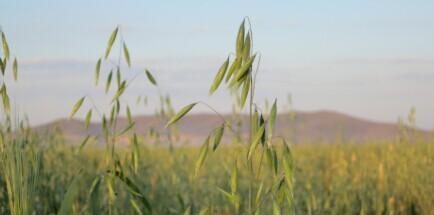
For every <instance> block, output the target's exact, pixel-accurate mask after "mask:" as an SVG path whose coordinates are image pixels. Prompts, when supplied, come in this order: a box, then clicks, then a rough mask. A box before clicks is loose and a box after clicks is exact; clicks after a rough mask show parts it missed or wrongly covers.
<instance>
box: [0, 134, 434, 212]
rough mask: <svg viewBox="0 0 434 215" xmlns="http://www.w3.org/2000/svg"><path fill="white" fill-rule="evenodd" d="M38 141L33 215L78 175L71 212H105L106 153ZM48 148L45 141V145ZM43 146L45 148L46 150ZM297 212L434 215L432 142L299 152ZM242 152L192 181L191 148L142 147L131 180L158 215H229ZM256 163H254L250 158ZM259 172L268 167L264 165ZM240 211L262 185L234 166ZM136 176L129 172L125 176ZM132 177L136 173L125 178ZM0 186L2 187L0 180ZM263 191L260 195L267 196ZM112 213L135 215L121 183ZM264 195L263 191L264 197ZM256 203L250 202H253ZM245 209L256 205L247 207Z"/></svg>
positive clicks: (126, 154)
mask: <svg viewBox="0 0 434 215" xmlns="http://www.w3.org/2000/svg"><path fill="white" fill-rule="evenodd" d="M51 139H52V141H53V142H45V141H41V142H38V143H35V145H34V147H35V148H38V149H37V151H40V152H41V153H42V159H41V161H42V167H41V170H40V176H39V178H38V180H37V183H38V186H37V189H36V194H35V195H34V197H35V199H34V201H35V204H34V205H35V207H36V208H35V212H36V214H55V213H56V212H57V210H58V209H59V207H60V204H61V202H62V200H63V198H64V195H65V192H66V191H67V188H68V186H69V185H70V184H71V183H72V181H73V179H74V177H76V176H77V175H78V173H79V172H80V170H82V172H83V173H82V175H80V178H79V186H78V187H77V189H78V190H77V191H76V192H78V194H77V196H76V197H75V198H74V201H73V202H74V203H73V207H72V208H73V209H72V210H73V213H74V214H86V213H87V212H88V210H89V209H90V208H91V207H98V208H100V212H101V213H107V212H108V211H107V208H108V207H107V202H108V199H107V195H106V189H105V186H103V185H101V186H100V190H99V191H98V194H99V195H100V197H99V198H98V199H99V200H98V202H97V206H95V205H89V204H90V203H89V202H90V200H89V190H90V187H91V183H92V181H93V180H94V178H95V177H97V176H103V175H104V173H105V169H104V163H105V162H104V150H103V149H101V148H93V147H92V146H88V147H87V148H85V149H84V151H83V152H82V153H77V148H76V147H68V146H66V145H64V144H63V143H59V142H57V140H56V139H55V138H51ZM49 141H50V140H49ZM43 144H49V145H45V146H49V147H44V145H43ZM292 149H293V154H294V156H295V158H294V162H295V172H294V175H295V183H294V203H293V204H294V206H293V209H294V210H295V212H296V214H432V213H433V212H434V205H433V202H434V195H432V193H434V183H433V180H434V166H433V158H434V147H433V144H432V143H419V144H398V143H396V144H394V143H393V142H390V143H366V144H359V145H354V144H334V145H296V146H293V148H292ZM118 151H119V152H120V154H121V155H120V156H121V158H120V160H121V161H122V162H123V163H124V162H125V163H128V162H130V160H131V159H130V150H128V149H127V148H121V149H119V150H118ZM242 151H243V147H239V146H238V147H237V146H226V147H222V148H221V149H220V150H218V151H217V152H215V153H213V154H210V156H209V157H208V159H207V160H206V161H205V163H204V168H203V169H202V170H201V172H200V174H199V175H198V176H197V177H194V176H193V174H192V172H194V168H195V161H196V159H197V157H198V153H199V151H198V149H196V148H175V149H174V150H173V151H170V150H168V149H167V148H151V147H147V146H146V145H144V144H143V143H141V144H140V157H139V158H140V159H139V161H138V164H139V165H138V166H137V174H135V175H134V181H135V182H136V183H137V184H138V186H139V187H140V189H141V190H142V191H143V193H144V194H145V195H146V197H147V199H148V201H149V202H150V204H151V205H152V208H153V210H154V212H155V213H156V214H182V213H183V212H184V211H185V210H186V208H188V207H191V211H192V212H193V213H194V214H196V213H198V211H199V210H200V209H202V208H203V207H208V206H209V207H210V208H212V211H213V212H214V214H234V213H236V212H235V209H234V208H233V207H232V206H231V204H230V203H229V202H228V200H227V199H226V197H225V195H224V194H222V192H221V191H219V189H218V188H221V189H224V190H229V189H230V184H228V181H229V180H230V177H231V168H232V165H233V163H232V162H233V160H234V159H236V158H238V157H240V156H245V152H242ZM255 161H259V156H258V157H257V158H255ZM263 164H264V166H267V165H268V161H265V162H264V163H263ZM238 168H239V170H240V171H239V173H238V184H239V185H238V186H239V188H238V189H239V191H238V192H239V193H240V196H241V200H240V202H241V204H240V211H249V199H248V198H247V197H248V196H249V195H248V192H249V183H250V182H252V181H253V182H257V183H254V185H253V189H252V192H253V193H254V194H255V195H253V196H255V197H256V193H257V191H258V187H259V184H260V183H259V181H260V180H256V179H251V178H250V177H251V176H250V174H249V173H248V171H243V169H247V167H246V165H245V164H243V163H241V162H239V163H238ZM125 171H127V172H134V170H132V169H130V170H125ZM130 175H133V173H130ZM259 178H261V180H262V179H263V181H264V182H265V185H264V188H266V189H268V187H269V186H270V185H271V184H272V183H274V181H275V180H278V176H274V174H273V173H272V172H270V171H269V169H268V168H265V167H264V168H263V171H261V173H260V175H259ZM0 180H1V182H0V183H1V184H3V183H4V181H3V178H0ZM266 189H264V190H266ZM115 192H116V194H117V195H116V200H115V202H114V205H113V207H114V208H113V211H112V212H113V213H114V214H134V213H135V212H134V208H133V207H131V205H130V202H129V200H130V199H131V198H132V196H131V195H130V194H128V192H127V191H126V190H125V187H123V186H122V184H119V183H118V184H117V187H116V188H115ZM0 194H1V196H0V213H1V214H6V213H7V212H8V199H7V196H6V195H5V194H6V191H5V187H4V186H2V191H1V192H0ZM264 195H266V192H264ZM273 199H276V201H282V203H281V204H286V203H285V200H284V198H283V197H282V196H279V195H277V196H273V195H268V196H266V197H265V198H263V200H262V201H263V203H261V206H260V209H261V212H262V214H271V213H272V210H273V209H272V205H273ZM250 201H255V199H253V200H250ZM250 205H255V204H254V203H253V204H250ZM282 214H287V212H286V211H284V210H283V211H282Z"/></svg>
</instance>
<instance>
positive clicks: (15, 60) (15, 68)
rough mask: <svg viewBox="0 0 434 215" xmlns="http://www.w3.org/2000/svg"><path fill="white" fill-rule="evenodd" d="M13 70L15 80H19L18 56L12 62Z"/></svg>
mask: <svg viewBox="0 0 434 215" xmlns="http://www.w3.org/2000/svg"><path fill="white" fill-rule="evenodd" d="M12 71H13V76H14V80H15V81H17V80H18V63H17V58H15V59H14V63H13V64H12Z"/></svg>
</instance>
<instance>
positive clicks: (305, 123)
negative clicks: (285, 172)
mask: <svg viewBox="0 0 434 215" xmlns="http://www.w3.org/2000/svg"><path fill="white" fill-rule="evenodd" d="M225 117H227V118H228V119H232V118H231V117H230V116H225ZM239 117H240V119H241V120H240V121H241V122H242V123H241V126H239V127H238V129H239V130H240V132H241V134H242V135H247V132H248V127H247V122H248V116H247V115H240V116H239ZM134 119H135V122H136V124H135V127H134V130H135V132H137V133H138V134H146V133H147V132H149V130H150V129H151V128H153V129H154V130H155V131H157V132H159V133H160V134H165V133H166V130H165V129H164V125H165V123H166V121H164V120H162V119H159V118H157V117H155V116H137V117H135V118H134ZM231 121H232V120H231ZM221 123H222V119H221V118H220V117H218V116H216V115H213V114H189V115H187V116H185V117H184V118H183V119H182V120H180V121H179V122H178V123H177V127H178V129H179V134H180V139H181V141H182V142H190V143H193V144H197V143H200V142H202V141H203V140H204V139H205V138H206V136H207V135H208V134H209V132H210V131H211V130H212V129H213V128H215V127H217V126H218V125H220V124H221ZM126 126H127V120H126V119H125V118H120V119H119V122H118V127H119V128H124V127H126ZM56 127H57V128H58V129H60V130H61V131H62V133H63V135H64V136H65V138H66V139H67V140H70V141H79V140H81V139H83V138H84V137H85V136H86V135H88V134H91V135H100V134H101V125H100V123H92V124H91V125H90V127H89V129H88V130H86V129H85V128H84V123H83V121H81V120H66V119H60V120H57V121H54V122H51V123H48V124H44V125H40V126H37V127H36V130H38V131H47V130H48V131H50V130H53V129H54V128H56ZM419 131H420V132H422V133H427V132H426V131H422V130H419ZM398 132H399V129H398V126H397V125H395V124H391V123H382V122H374V121H370V120H365V119H360V118H357V117H352V116H349V115H346V114H342V113H338V112H333V111H315V112H301V111H298V112H296V114H293V115H292V116H291V115H290V114H280V115H278V120H277V122H276V134H277V135H281V136H285V137H286V138H288V139H289V140H290V141H292V142H296V143H297V142H307V141H321V142H333V141H335V140H336V139H337V138H339V139H344V140H348V141H354V142H361V141H363V140H369V139H376V140H378V139H387V138H393V137H395V136H396V135H397V134H398ZM230 138H231V135H230V133H229V132H227V135H225V139H224V140H226V141H228V140H229V139H230Z"/></svg>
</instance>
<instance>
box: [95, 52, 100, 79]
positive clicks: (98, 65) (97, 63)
mask: <svg viewBox="0 0 434 215" xmlns="http://www.w3.org/2000/svg"><path fill="white" fill-rule="evenodd" d="M100 73H101V58H100V59H98V61H97V62H96V66H95V85H98V82H99V74H100Z"/></svg>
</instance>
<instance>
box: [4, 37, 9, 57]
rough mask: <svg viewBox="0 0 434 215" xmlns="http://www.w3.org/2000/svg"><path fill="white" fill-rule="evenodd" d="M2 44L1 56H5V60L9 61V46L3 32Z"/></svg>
mask: <svg viewBox="0 0 434 215" xmlns="http://www.w3.org/2000/svg"><path fill="white" fill-rule="evenodd" d="M2 44H3V55H4V56H5V59H6V60H9V45H8V42H7V41H6V35H5V33H4V32H2Z"/></svg>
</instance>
